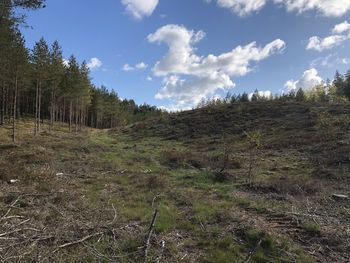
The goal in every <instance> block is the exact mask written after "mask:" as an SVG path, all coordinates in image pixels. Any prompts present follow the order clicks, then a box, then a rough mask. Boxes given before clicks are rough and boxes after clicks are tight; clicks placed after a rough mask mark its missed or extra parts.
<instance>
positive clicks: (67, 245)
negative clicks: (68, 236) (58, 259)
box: [53, 232, 103, 253]
mask: <svg viewBox="0 0 350 263" xmlns="http://www.w3.org/2000/svg"><path fill="white" fill-rule="evenodd" d="M102 234H103V232H98V233H95V234H91V235H88V236H86V237H83V238H82V239H79V240H76V241H73V242H68V243H65V244H63V245H60V246H58V247H57V248H56V249H55V250H54V251H53V253H56V252H57V251H58V250H60V249H61V248H66V247H70V246H74V245H76V244H80V243H82V242H84V241H86V240H88V239H90V238H93V237H96V236H99V235H102Z"/></svg>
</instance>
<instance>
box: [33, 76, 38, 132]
mask: <svg viewBox="0 0 350 263" xmlns="http://www.w3.org/2000/svg"><path fill="white" fill-rule="evenodd" d="M38 105H39V80H38V79H37V80H36V93H35V127H34V135H37V134H38Z"/></svg>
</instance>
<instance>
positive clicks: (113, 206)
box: [0, 102, 350, 262]
mask: <svg viewBox="0 0 350 263" xmlns="http://www.w3.org/2000/svg"><path fill="white" fill-rule="evenodd" d="M349 113H350V106H349V105H347V104H339V105H333V104H310V103H278V102H260V103H237V104H229V105H220V106H214V107H207V108H202V109H196V110H193V111H187V112H182V113H177V114H171V115H169V116H162V117H159V118H155V119H152V120H146V121H144V122H139V123H136V124H133V125H131V126H128V127H126V128H122V129H113V130H95V129H85V130H84V131H83V132H80V133H68V132H67V129H68V128H67V127H64V126H63V127H60V126H57V125H56V127H55V129H54V130H51V131H50V130H49V125H48V126H47V127H46V128H45V127H44V130H45V131H44V132H43V133H42V134H41V135H40V136H36V137H35V136H33V135H32V124H31V121H30V122H29V120H23V121H21V123H20V124H19V125H20V127H21V129H20V131H21V133H20V134H19V136H18V139H19V143H18V144H12V143H11V142H10V138H9V136H8V134H9V130H7V129H10V127H7V126H6V127H3V128H0V152H1V154H0V164H1V166H0V190H1V191H0V193H1V194H0V220H1V224H0V225H1V226H0V237H1V238H0V251H1V254H0V255H1V257H2V258H1V260H4V261H10V262H11V261H21V262H33V261H40V262H48V261H51V262H144V260H145V251H146V247H148V250H147V254H148V255H147V259H148V261H149V262H347V261H349V260H350V256H349V252H348V251H349V250H350V244H349V238H350V236H349V220H348V218H349V211H350V204H349V199H347V198H346V195H349V194H350V184H349V183H350V177H349V169H350V154H349V152H350V134H349V133H348V130H349V128H350V117H349V116H350V115H349ZM249 179H251V180H249ZM249 181H251V182H249ZM342 195H344V197H343V196H342ZM155 211H159V212H158V214H157V217H156V220H155V229H154V232H153V234H152V235H150V245H149V246H147V242H146V241H147V240H146V239H147V237H148V236H149V235H148V233H149V232H148V229H149V227H150V225H151V221H152V217H153V215H154V212H155Z"/></svg>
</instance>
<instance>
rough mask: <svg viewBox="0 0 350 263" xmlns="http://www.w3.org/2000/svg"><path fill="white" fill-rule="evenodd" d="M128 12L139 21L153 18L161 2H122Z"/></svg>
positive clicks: (155, 0) (152, 0)
mask: <svg viewBox="0 0 350 263" xmlns="http://www.w3.org/2000/svg"><path fill="white" fill-rule="evenodd" d="M121 2H122V4H123V5H124V6H125V9H126V11H127V12H128V13H129V14H130V15H132V16H133V17H134V18H135V19H137V20H142V19H143V18H144V17H148V16H151V15H152V14H153V12H154V10H155V9H156V7H157V5H158V2H159V0H121Z"/></svg>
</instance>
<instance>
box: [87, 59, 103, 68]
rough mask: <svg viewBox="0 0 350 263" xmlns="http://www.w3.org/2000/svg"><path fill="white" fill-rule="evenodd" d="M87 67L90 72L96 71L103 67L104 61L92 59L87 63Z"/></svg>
mask: <svg viewBox="0 0 350 263" xmlns="http://www.w3.org/2000/svg"><path fill="white" fill-rule="evenodd" d="M87 67H88V68H89V69H90V70H96V69H98V68H100V67H102V61H101V60H99V59H98V58H92V59H90V61H89V62H88V63H87Z"/></svg>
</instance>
